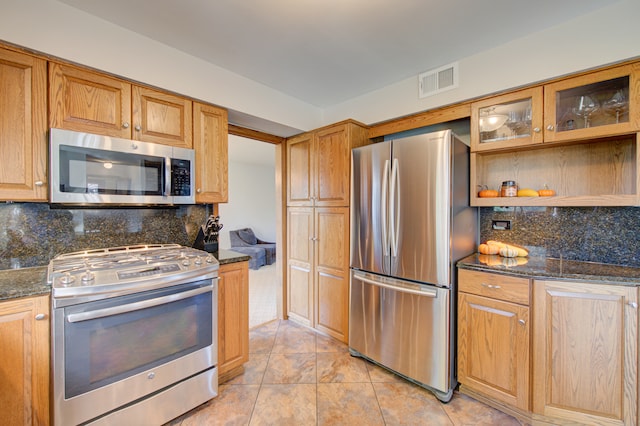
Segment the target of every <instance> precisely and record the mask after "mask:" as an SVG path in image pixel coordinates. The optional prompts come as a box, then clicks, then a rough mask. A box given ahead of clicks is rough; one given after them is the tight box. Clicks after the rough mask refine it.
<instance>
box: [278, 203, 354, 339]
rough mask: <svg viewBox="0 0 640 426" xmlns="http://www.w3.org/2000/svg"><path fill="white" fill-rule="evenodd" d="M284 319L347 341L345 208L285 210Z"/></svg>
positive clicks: (347, 213)
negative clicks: (285, 273)
mask: <svg viewBox="0 0 640 426" xmlns="http://www.w3.org/2000/svg"><path fill="white" fill-rule="evenodd" d="M287 227H288V229H287V236H288V259H287V282H288V299H287V300H288V307H289V309H288V315H289V317H290V318H291V319H292V320H294V321H296V322H299V323H301V324H304V325H306V326H309V327H313V328H315V329H317V330H319V331H321V332H323V333H325V334H328V335H330V336H332V337H334V338H336V339H338V340H340V341H342V342H345V343H346V342H347V341H348V338H349V334H348V333H349V208H348V207H317V208H312V207H289V208H288V209H287Z"/></svg>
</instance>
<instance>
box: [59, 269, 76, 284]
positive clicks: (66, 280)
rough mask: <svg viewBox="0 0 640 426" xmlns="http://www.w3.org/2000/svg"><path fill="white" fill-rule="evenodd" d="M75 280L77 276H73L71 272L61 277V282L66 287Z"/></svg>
mask: <svg viewBox="0 0 640 426" xmlns="http://www.w3.org/2000/svg"><path fill="white" fill-rule="evenodd" d="M75 280H76V277H72V276H71V274H70V273H68V272H67V273H66V274H64V275H63V276H61V277H60V283H61V284H62V285H63V286H65V287H67V286H70V285H71V284H73V282H74V281H75Z"/></svg>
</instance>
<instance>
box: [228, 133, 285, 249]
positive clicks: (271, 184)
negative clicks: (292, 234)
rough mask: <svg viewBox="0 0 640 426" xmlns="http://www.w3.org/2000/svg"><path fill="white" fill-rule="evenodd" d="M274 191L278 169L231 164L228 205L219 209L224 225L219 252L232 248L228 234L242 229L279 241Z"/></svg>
mask: <svg viewBox="0 0 640 426" xmlns="http://www.w3.org/2000/svg"><path fill="white" fill-rule="evenodd" d="M255 143H261V142H255ZM262 143H264V142H262ZM271 147H272V149H273V156H274V158H275V147H274V146H273V145H271ZM275 188H276V186H275V166H268V165H259V164H249V163H241V162H237V161H231V160H230V161H229V202H228V203H226V204H219V205H218V206H219V213H220V222H222V224H223V225H224V228H223V229H222V231H220V239H219V243H220V248H229V231H231V230H234V229H239V228H252V229H253V232H255V234H256V236H257V237H258V238H260V239H261V240H264V241H274V242H275V241H276V189H275Z"/></svg>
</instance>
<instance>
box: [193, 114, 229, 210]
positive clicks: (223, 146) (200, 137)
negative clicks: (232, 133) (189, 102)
mask: <svg viewBox="0 0 640 426" xmlns="http://www.w3.org/2000/svg"><path fill="white" fill-rule="evenodd" d="M193 111H194V112H193V148H194V149H195V151H196V167H195V170H196V203H226V202H227V201H228V188H229V184H228V175H229V156H228V133H229V130H228V118H227V111H226V110H225V109H222V108H217V107H214V106H211V105H205V104H201V103H198V102H195V103H194V104H193Z"/></svg>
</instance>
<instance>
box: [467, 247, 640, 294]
mask: <svg viewBox="0 0 640 426" xmlns="http://www.w3.org/2000/svg"><path fill="white" fill-rule="evenodd" d="M525 259H526V260H527V262H526V263H524V264H521V265H514V266H506V265H505V264H503V263H502V258H501V257H500V256H498V255H494V256H488V255H481V254H477V253H476V254H473V255H471V256H468V257H466V258H464V259H462V260H460V261H459V262H458V263H457V266H458V267H459V268H462V269H473V270H479V271H486V272H498V273H503V274H509V275H516V276H523V277H528V278H542V279H546V278H551V279H555V280H566V281H588V282H593V283H610V284H619V285H630V286H640V268H633V267H628V266H619V265H610V264H606V263H595V262H578V261H573V260H564V259H552V258H544V257H535V256H529V257H527V258H525ZM505 263H506V262H505Z"/></svg>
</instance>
